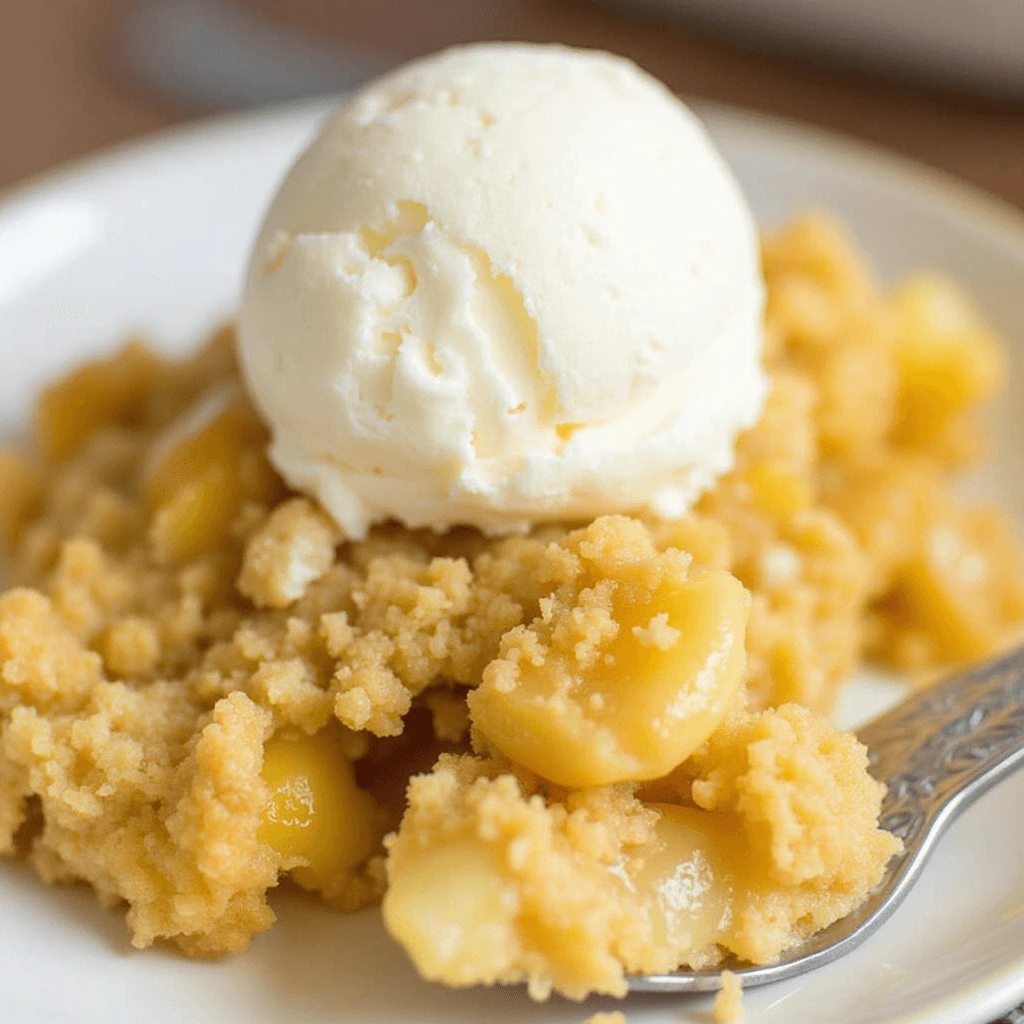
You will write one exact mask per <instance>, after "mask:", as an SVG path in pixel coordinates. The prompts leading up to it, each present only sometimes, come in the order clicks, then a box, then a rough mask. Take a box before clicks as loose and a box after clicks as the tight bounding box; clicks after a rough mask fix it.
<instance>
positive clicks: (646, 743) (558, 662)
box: [469, 570, 749, 786]
mask: <svg viewBox="0 0 1024 1024" xmlns="http://www.w3.org/2000/svg"><path fill="white" fill-rule="evenodd" d="M609 582H610V581H606V585H607V584H608V583H609ZM601 597H602V593H601V587H600V586H598V587H595V588H593V589H592V590H589V591H584V592H583V593H582V594H581V595H579V598H580V599H579V600H578V602H577V603H576V604H574V605H573V606H571V607H565V608H561V609H558V610H555V611H553V612H550V611H549V613H548V621H541V622H540V623H539V624H538V623H535V624H534V625H533V626H531V627H529V628H528V629H525V630H522V631H519V632H518V634H517V635H515V636H513V635H512V634H510V635H509V636H508V637H506V641H505V644H504V645H503V653H502V655H501V656H499V658H498V659H496V661H495V662H492V663H491V665H489V666H488V668H487V669H486V670H485V672H484V678H483V683H482V684H481V686H480V687H479V688H478V689H477V690H475V691H474V692H472V693H471V694H470V695H469V704H470V710H471V712H472V717H473V724H474V725H475V727H476V728H477V729H478V730H479V731H480V732H481V733H482V734H483V735H484V736H485V737H486V738H487V739H488V740H489V741H490V742H491V743H493V744H494V745H495V746H496V747H497V748H498V749H499V750H500V751H501V752H502V753H503V754H505V755H506V756H508V757H510V758H512V760H514V761H517V762H518V763H520V764H522V765H525V766H526V767H527V768H529V769H530V770H531V771H534V772H536V773H537V774H538V775H542V776H543V777H544V778H547V779H550V780H552V781H553V782H557V783H559V784H560V785H563V786H598V785H603V784H606V783H611V782H620V781H623V780H630V779H655V778H658V777H659V776H661V775H666V774H667V773H668V772H670V771H671V770H672V769H673V768H674V767H675V766H676V765H678V764H679V763H680V762H681V761H682V760H684V758H686V757H687V756H688V755H689V754H690V753H691V752H692V751H693V750H695V749H696V748H697V747H698V746H700V744H701V743H703V742H704V740H705V739H707V737H708V735H709V734H710V733H711V731H712V730H713V729H714V728H715V727H716V726H717V725H718V723H719V722H720V721H721V720H722V718H723V716H724V715H725V713H726V710H727V708H728V706H729V704H730V702H731V701H732V699H733V696H734V694H735V692H736V690H737V688H738V687H739V685H740V682H741V679H742V676H743V669H744V664H745V652H744V644H743V640H744V631H745V629H746V623H747V611H748V604H749V601H748V597H747V593H746V591H745V590H744V589H743V586H742V584H741V583H740V582H739V581H738V580H737V579H735V577H733V576H731V575H730V574H729V573H727V572H723V571H719V570H714V571H707V572H704V573H702V574H700V575H695V576H693V577H692V578H690V579H686V580H684V581H680V580H679V579H678V578H673V577H669V578H667V579H665V580H663V581H662V582H661V584H660V585H659V586H658V587H657V588H656V589H655V590H654V591H645V590H644V589H643V588H641V587H627V586H620V587H618V588H617V589H615V590H614V593H613V595H612V598H611V602H610V614H609V610H608V609H607V608H605V607H603V605H602V601H601ZM588 614H592V615H593V616H594V617H596V618H597V619H598V624H597V626H596V627H595V630H597V633H598V635H597V636H596V637H595V636H594V635H588V636H586V637H585V638H579V639H577V634H576V631H575V626H576V625H577V623H579V622H580V621H582V620H584V619H585V618H586V616H587V615H588ZM602 626H603V632H604V636H600V635H599V634H600V627H602ZM538 631H539V633H538ZM539 635H543V636H544V637H545V639H546V640H547V643H546V644H545V643H544V642H543V641H541V640H539Z"/></svg>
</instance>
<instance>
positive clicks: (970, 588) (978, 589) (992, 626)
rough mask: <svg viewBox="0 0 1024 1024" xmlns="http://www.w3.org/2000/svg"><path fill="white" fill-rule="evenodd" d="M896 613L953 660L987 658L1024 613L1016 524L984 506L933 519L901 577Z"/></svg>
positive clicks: (1023, 580)
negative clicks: (1014, 531)
mask: <svg viewBox="0 0 1024 1024" xmlns="http://www.w3.org/2000/svg"><path fill="white" fill-rule="evenodd" d="M894 598H895V603H896V605H897V607H896V609H895V610H896V611H897V613H899V612H902V613H903V614H904V615H907V616H909V619H910V622H911V624H913V625H914V626H916V627H917V628H918V629H922V630H924V631H925V632H927V634H928V635H929V636H931V637H933V638H934V641H935V643H936V645H937V647H938V650H939V652H940V654H941V655H942V656H943V657H945V658H947V659H949V660H952V661H969V660H972V659H976V658H983V657H985V655H987V654H988V653H989V652H990V651H991V650H992V649H993V648H996V647H999V646H1000V644H1001V643H1003V642H1004V640H1005V638H1006V634H1007V631H1008V630H1010V629H1011V628H1012V627H1013V626H1014V624H1016V623H1019V621H1020V618H1021V616H1022V615H1024V565H1022V564H1021V557H1020V552H1019V547H1018V544H1017V541H1016V538H1015V537H1014V535H1013V532H1012V530H1011V529H1010V528H1009V527H1008V526H1007V524H1006V523H1005V522H1004V521H1003V520H1002V519H1001V518H1000V517H999V516H997V515H994V514H990V513H987V512H985V511H973V512H957V511H954V510H952V509H951V510H950V511H949V514H948V515H947V516H945V517H942V518H938V519H936V520H935V521H934V522H933V523H931V524H929V525H928V526H927V527H926V529H925V531H924V535H923V537H922V539H921V543H920V547H919V550H918V552H917V554H916V555H915V557H914V558H912V559H911V560H910V562H909V563H908V564H907V566H906V567H905V568H904V570H903V571H902V573H901V574H900V575H899V577H898V583H897V589H896V593H895V595H894Z"/></svg>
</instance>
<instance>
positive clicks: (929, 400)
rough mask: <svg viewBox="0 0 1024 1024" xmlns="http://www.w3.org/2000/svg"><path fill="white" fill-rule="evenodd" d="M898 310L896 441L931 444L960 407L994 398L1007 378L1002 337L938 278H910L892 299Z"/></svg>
mask: <svg viewBox="0 0 1024 1024" xmlns="http://www.w3.org/2000/svg"><path fill="white" fill-rule="evenodd" d="M891 301H892V303H893V305H894V307H895V308H896V310H897V312H898V314H899V324H900V330H899V333H898V336H897V341H896V349H895V353H896V363H897V366H898V368H899V374H900V397H899V421H898V424H897V427H896V431H895V436H896V440H898V441H899V442H901V443H903V444H908V445H916V446H919V445H927V444H928V443H929V442H930V441H931V440H933V439H935V438H937V437H938V436H939V435H940V434H941V433H942V432H943V430H944V429H945V427H946V426H947V424H948V423H949V422H950V420H951V419H952V418H953V417H955V416H956V415H957V414H958V413H961V412H962V411H964V410H966V409H968V408H971V407H975V406H977V405H979V404H980V403H981V402H983V401H985V400H986V399H988V398H990V397H991V396H992V394H993V393H994V392H995V391H996V390H997V388H998V387H999V385H1000V383H1001V382H1002V378H1003V373H1004V369H1003V354H1002V350H1001V348H1000V346H999V343H998V341H997V340H996V339H995V337H994V336H993V335H992V334H991V332H990V331H989V330H988V328H986V327H985V325H984V324H983V323H982V322H981V321H980V320H979V318H978V316H977V314H976V313H975V312H974V310H973V309H972V307H971V305H970V303H969V302H968V300H967V299H966V297H965V296H963V295H962V294H961V292H960V291H959V289H957V288H956V286H955V285H953V284H952V283H951V282H948V281H945V280H943V279H942V278H938V277H927V276H924V277H919V278H914V279H913V280H910V281H908V282H907V283H906V284H904V285H902V286H901V287H900V288H899V289H897V291H896V292H894V293H893V296H892V299H891Z"/></svg>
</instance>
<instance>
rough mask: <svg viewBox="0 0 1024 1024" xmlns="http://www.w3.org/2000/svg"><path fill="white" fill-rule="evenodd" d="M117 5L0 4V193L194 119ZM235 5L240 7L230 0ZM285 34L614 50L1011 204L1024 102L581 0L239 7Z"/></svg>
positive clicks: (695, 90)
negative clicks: (135, 54) (164, 90)
mask: <svg viewBox="0 0 1024 1024" xmlns="http://www.w3.org/2000/svg"><path fill="white" fill-rule="evenodd" d="M127 2H128V0H40V2H36V3H23V2H21V0H0V139H2V140H3V141H2V145H0V186H3V185H6V184H9V183H11V182H13V181H16V180H17V179H19V178H22V177H24V176H26V175H30V174H33V173H35V172H37V171H39V170H42V169H44V168H46V167H48V166H51V165H53V164H57V163H60V162H62V161H64V160H67V159H70V158H72V157H75V156H78V155H80V154H82V153H86V152H88V151H90V150H95V149H98V148H102V147H104V146H107V145H110V144H112V143H116V142H119V141H122V140H124V139H128V138H132V137H135V136H138V135H142V134H144V133H146V132H150V131H153V130H155V129H158V128H161V127H165V126H167V125H171V124H175V123H178V122H180V121H183V120H187V119H188V118H190V117H194V116H196V115H197V114H199V113H201V112H202V111H200V110H199V109H198V108H196V107H189V106H186V105H183V104H182V103H181V102H180V101H177V102H175V101H171V100H168V99H167V98H166V97H163V96H160V95H157V94H155V93H154V92H152V91H149V90H147V89H146V88H145V87H143V86H140V85H139V84H138V83H137V82H135V81H134V80H133V79H132V77H131V76H130V75H129V74H128V73H127V72H125V71H124V69H123V60H121V56H122V55H120V54H119V52H118V50H119V45H118V36H117V30H118V27H119V25H120V24H121V23H122V21H123V17H124V13H125V10H126V4H127ZM235 2H243V0H235ZM244 2H246V3H247V4H248V6H249V8H250V9H251V10H254V11H260V12H262V13H264V14H269V15H270V16H272V17H274V18H276V19H278V20H285V21H287V23H288V25H289V26H290V27H291V28H293V29H296V30H300V31H304V32H307V33H310V34H316V35H319V36H320V37H321V38H323V37H328V38H330V37H334V38H337V39H338V40H339V41H344V43H345V44H346V45H347V46H349V47H350V48H353V49H358V50H362V51H364V52H367V53H371V54H376V55H380V56H381V57H383V58H385V59H389V60H390V59H400V58H405V57H408V56H412V55H414V54H417V53H423V52H426V51H429V50H432V49H436V48H438V47H440V46H443V45H445V44H446V43H449V42H453V41H457V40H467V39H473V38H523V39H538V40H540V39H554V40H560V41H564V42H569V43H575V44H580V45H587V46H599V47H604V48H608V49H614V50H618V51H619V52H621V53H625V54H627V55H628V56H631V57H633V58H634V59H636V60H637V61H639V62H640V63H641V64H643V65H644V66H645V67H647V68H648V69H649V70H651V71H652V72H654V73H655V74H656V75H658V76H659V77H661V78H662V79H664V80H665V81H666V82H667V83H668V84H669V85H671V86H672V87H673V88H674V89H676V90H678V91H679V92H682V93H684V94H685V95H689V96H694V97H701V98H706V99H712V100H719V101H723V102H728V103H735V104H740V105H743V106H748V107H752V108H755V109H757V110H762V111H766V112H769V113H773V114H779V115H782V116H785V117H790V118H796V119H799V120H803V121H807V122H811V123H813V124H816V125H821V126H824V127H826V128H830V129H833V130H838V131H841V132H846V133H849V134H850V135H854V136H857V137H860V138H862V139H866V140H869V141H871V142H875V143H879V144H881V145H883V146H886V147H888V148H890V149H893V150H896V151H899V152H902V153H905V154H908V155H910V156H913V157H916V158H918V159H920V160H923V161H925V162H927V163H930V164H932V165H935V166H937V167H942V168H945V169H946V170H949V171H952V172H953V173H954V174H958V175H960V176H962V177H964V178H966V179H968V180H970V181H972V182H974V183H976V184H978V185H981V186H982V187H984V188H987V189H989V190H991V191H992V192H995V193H997V194H999V195H1002V196H1003V197H1005V198H1007V199H1010V200H1011V201H1013V202H1014V203H1016V204H1018V205H1019V206H1024V103H1020V102H1011V101H1008V100H1000V99H995V98H984V97H979V96H973V97H971V96H963V95H957V94H955V93H952V92H943V91H941V90H938V89H931V88H927V87H924V86H918V85H911V84H907V83H904V82H898V81H894V80H889V79H885V78H883V77H880V76H878V75H872V74H868V73H864V72H860V71H852V70H848V69H846V68H835V67H833V68H828V67H825V66H822V65H820V64H814V63H812V62H811V61H809V60H807V59H806V58H799V57H784V56H768V55H759V54H744V53H741V52H739V51H737V50H734V49H732V48H730V47H729V46H727V45H725V44H723V43H721V42H717V41H713V40H711V39H708V38H706V37H703V36H700V35H697V34H694V32H692V31H687V30H686V29H683V28H680V27H678V26H675V25H671V24H668V23H658V22H657V21H654V20H650V19H647V20H645V19H643V18H641V17H630V18H627V17H624V16H622V15H620V14H618V13H617V12H614V11H611V10H609V9H606V8H604V7H602V6H599V5H596V4H593V3H590V2H587V0H450V2H443V0H442V2H427V0H244Z"/></svg>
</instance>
